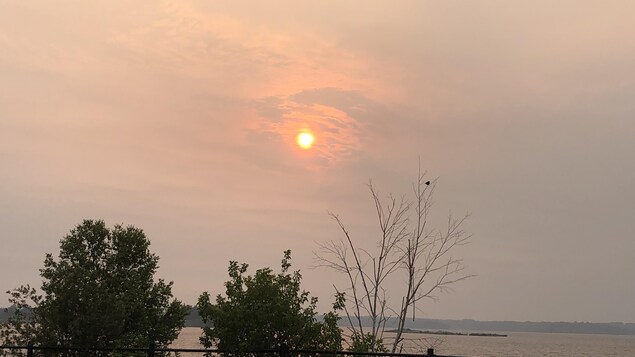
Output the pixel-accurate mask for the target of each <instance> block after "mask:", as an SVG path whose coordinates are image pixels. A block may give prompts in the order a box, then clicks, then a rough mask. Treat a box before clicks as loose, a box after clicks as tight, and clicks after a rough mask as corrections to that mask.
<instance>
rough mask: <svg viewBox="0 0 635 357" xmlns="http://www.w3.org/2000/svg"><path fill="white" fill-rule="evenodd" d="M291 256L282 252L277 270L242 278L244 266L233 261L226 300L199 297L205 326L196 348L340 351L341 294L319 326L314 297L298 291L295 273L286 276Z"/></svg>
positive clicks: (244, 271) (203, 295)
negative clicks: (199, 345) (213, 300)
mask: <svg viewBox="0 0 635 357" xmlns="http://www.w3.org/2000/svg"><path fill="white" fill-rule="evenodd" d="M290 260H291V251H289V250H287V251H285V252H284V258H283V259H282V264H281V266H282V271H281V272H280V273H279V274H274V273H273V272H272V270H271V269H270V268H263V269H259V270H257V271H256V274H255V275H253V276H250V275H246V272H247V267H248V265H247V264H239V263H238V262H235V261H232V262H230V264H229V269H228V271H229V277H230V280H229V281H227V282H226V283H225V296H223V295H220V294H219V295H218V296H217V297H216V303H215V304H213V303H212V302H211V299H210V295H209V294H208V293H207V292H204V293H203V294H202V295H201V296H200V297H199V300H198V305H197V307H198V309H199V313H200V315H201V317H202V318H203V321H204V322H205V323H207V326H206V327H205V328H204V329H203V335H202V336H201V343H202V344H203V345H204V346H205V347H206V348H218V349H220V350H223V351H228V352H238V353H240V352H241V351H257V350H287V349H288V350H297V349H313V350H331V351H333V350H340V349H341V347H342V336H341V331H340V329H339V327H338V326H337V321H338V320H339V316H338V314H337V311H339V310H341V309H342V308H343V305H344V296H343V294H338V295H336V301H335V303H334V304H333V310H332V311H331V312H329V313H327V314H325V315H324V317H323V319H322V321H318V319H317V312H316V304H317V298H316V297H311V296H310V295H309V292H307V291H304V290H301V288H300V282H301V279H302V276H301V275H300V272H299V271H295V272H293V273H289V268H290V267H291V263H290Z"/></svg>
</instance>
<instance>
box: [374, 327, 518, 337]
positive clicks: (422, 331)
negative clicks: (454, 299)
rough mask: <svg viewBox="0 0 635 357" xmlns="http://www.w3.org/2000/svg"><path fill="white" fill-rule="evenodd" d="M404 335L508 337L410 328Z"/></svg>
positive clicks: (393, 331)
mask: <svg viewBox="0 0 635 357" xmlns="http://www.w3.org/2000/svg"><path fill="white" fill-rule="evenodd" d="M386 332H392V333H396V332H397V330H386ZM403 332H404V333H414V334H420V335H443V336H477V337H507V335H506V334H498V333H489V332H470V333H464V332H452V331H446V330H436V331H431V330H413V329H410V328H406V329H404V330H403Z"/></svg>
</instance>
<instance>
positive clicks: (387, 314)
mask: <svg viewBox="0 0 635 357" xmlns="http://www.w3.org/2000/svg"><path fill="white" fill-rule="evenodd" d="M368 187H369V189H370V194H371V197H372V201H373V205H374V207H375V212H376V219H377V223H378V228H379V234H378V238H377V240H376V241H375V248H376V249H375V250H372V249H365V248H364V247H363V246H361V245H360V243H359V241H356V240H354V239H353V237H352V235H351V233H350V231H349V230H348V229H347V227H346V226H345V225H344V223H343V222H342V220H341V219H340V217H339V216H338V215H336V214H331V217H332V218H333V219H334V220H335V221H336V223H337V224H338V226H339V227H340V229H341V231H342V233H343V236H344V239H342V240H333V241H329V242H326V243H323V244H321V245H320V249H319V251H318V252H316V259H317V262H318V265H320V266H324V267H327V268H329V269H332V270H335V271H337V272H339V273H342V274H344V275H345V276H346V278H347V283H346V286H345V287H344V288H343V289H341V290H338V288H337V287H336V290H337V291H338V292H339V291H342V292H343V293H344V294H345V295H346V300H347V301H348V302H349V304H348V305H347V306H345V311H346V317H347V319H348V322H349V325H350V330H351V336H350V340H351V349H353V350H356V351H364V350H365V351H384V350H386V349H387V347H389V348H390V351H391V352H393V353H394V352H399V351H401V349H402V346H403V345H402V342H403V336H402V334H403V331H404V328H405V327H406V318H407V317H409V316H412V318H413V319H414V317H415V313H416V311H417V310H419V309H420V304H419V305H417V304H418V303H419V302H420V301H421V300H423V299H437V298H438V295H437V294H438V293H439V292H442V291H444V290H446V289H448V288H449V287H450V286H451V285H452V284H454V283H457V282H459V281H461V280H464V279H466V278H469V277H470V276H471V275H468V274H465V265H464V264H463V261H462V260H461V259H459V258H456V257H455V256H454V252H455V250H456V248H457V247H459V246H461V245H464V244H466V243H467V242H468V240H469V238H470V235H469V234H467V233H466V232H465V230H464V229H463V226H464V223H465V220H466V219H467V217H468V215H465V216H462V217H459V218H456V217H454V216H453V215H452V214H450V215H449V217H448V218H447V224H446V226H445V227H442V228H439V229H435V228H432V227H431V226H430V220H429V217H430V213H431V210H432V206H433V200H432V198H433V193H434V189H435V187H436V180H435V181H429V180H427V179H426V178H425V174H422V173H421V172H420V171H419V175H418V177H417V180H416V182H415V183H414V184H413V198H412V199H408V198H407V197H405V196H404V197H401V198H400V199H398V198H395V197H394V196H392V195H389V196H388V199H387V200H384V199H382V198H381V197H380V195H379V193H378V191H377V189H376V187H375V186H374V185H373V184H372V182H371V183H370V184H369V185H368ZM392 279H397V280H396V281H399V282H400V285H402V286H403V287H404V289H403V292H402V293H401V295H400V296H399V295H398V294H399V293H398V292H395V291H391V294H390V295H392V296H393V297H394V296H395V295H397V296H399V297H400V299H399V300H400V303H399V302H398V305H394V304H391V303H390V301H389V294H388V293H387V289H386V286H387V284H389V282H390V281H391V280H392ZM399 300H398V301H399ZM364 317H368V318H369V320H370V324H369V325H370V326H368V324H366V323H364V322H363V318H364ZM391 317H394V319H392V320H391V321H396V324H397V326H396V329H395V331H396V336H395V338H394V339H393V340H392V342H391V343H390V344H389V346H386V345H385V344H384V331H385V328H386V324H387V323H388V321H389V319H390V318H391Z"/></svg>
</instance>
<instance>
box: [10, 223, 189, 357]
mask: <svg viewBox="0 0 635 357" xmlns="http://www.w3.org/2000/svg"><path fill="white" fill-rule="evenodd" d="M149 246H150V241H149V240H148V239H147V238H146V236H145V234H144V233H143V231H142V230H141V229H138V228H135V227H133V226H128V227H123V226H119V225H117V226H115V227H114V228H113V229H109V228H107V227H106V225H105V223H104V222H103V221H92V220H85V221H84V222H83V223H82V224H80V225H78V226H77V227H76V228H74V229H73V230H71V232H70V233H69V234H68V235H67V236H66V237H65V238H63V239H62V240H61V244H60V252H59V256H58V257H57V259H55V258H54V257H53V255H52V254H46V258H45V260H44V267H43V268H42V269H40V274H41V276H42V278H43V283H42V288H41V289H42V292H43V293H42V295H37V294H36V291H35V289H32V288H30V287H29V286H23V287H20V288H18V289H14V290H13V291H10V292H9V293H10V294H11V301H12V302H13V303H14V305H15V306H16V307H17V310H16V314H15V315H14V316H13V317H12V318H11V319H10V320H9V322H8V324H7V328H6V329H5V330H4V331H3V333H2V334H3V336H2V337H3V341H4V342H5V343H12V344H13V343H18V342H26V340H27V339H28V341H29V342H33V343H36V344H40V345H46V346H58V345H59V346H73V347H79V348H94V347H100V348H118V347H147V346H149V345H150V344H153V345H156V346H157V347H167V346H168V344H169V343H170V342H171V341H173V340H174V339H175V338H176V337H177V336H178V333H179V331H180V329H181V328H182V327H183V323H184V317H185V315H186V313H187V309H186V308H185V306H184V305H183V304H181V302H179V301H178V300H176V299H174V298H173V297H172V282H170V283H166V282H165V281H163V280H162V279H159V280H158V281H155V280H154V274H155V273H156V271H157V268H158V261H159V258H158V257H157V256H156V255H155V254H153V253H151V252H150V250H149ZM81 354H82V355H86V354H85V353H81Z"/></svg>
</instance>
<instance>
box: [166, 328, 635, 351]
mask: <svg viewBox="0 0 635 357" xmlns="http://www.w3.org/2000/svg"><path fill="white" fill-rule="evenodd" d="M479 332H480V331H479ZM497 333H498V332H497ZM404 335H405V336H404V337H405V338H407V339H408V341H407V343H406V345H407V346H408V347H409V348H408V350H407V351H403V352H408V353H424V354H425V351H426V348H427V346H428V345H432V347H434V349H435V353H437V354H439V355H456V356H466V357H586V356H588V357H603V356H604V357H609V356H620V357H635V336H614V335H581V334H560V333H531V332H509V333H507V335H508V336H507V337H482V336H437V335H421V334H404ZM200 336H201V329H200V328H197V327H186V328H184V329H183V331H181V334H180V335H179V338H178V339H177V340H176V341H175V342H174V344H173V345H172V346H173V347H174V348H201V345H200V344H199V340H198V338H199V337H200ZM390 336H391V334H386V339H389V338H390ZM422 339H425V340H424V341H422ZM186 355H187V354H184V355H183V356H184V357H185V356H186ZM192 356H193V354H192Z"/></svg>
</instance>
